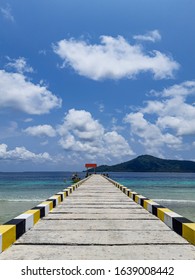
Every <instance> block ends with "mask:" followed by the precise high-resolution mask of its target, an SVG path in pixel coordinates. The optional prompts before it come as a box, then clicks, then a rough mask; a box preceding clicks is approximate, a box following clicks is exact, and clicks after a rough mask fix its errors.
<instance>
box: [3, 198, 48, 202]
mask: <svg viewBox="0 0 195 280" xmlns="http://www.w3.org/2000/svg"><path fill="white" fill-rule="evenodd" d="M43 200H44V198H43V199H41V200H40V198H39V199H36V198H33V199H26V198H24V199H23V198H18V199H12V198H9V199H6V198H4V199H0V201H2V202H36V201H38V202H39V201H43Z"/></svg>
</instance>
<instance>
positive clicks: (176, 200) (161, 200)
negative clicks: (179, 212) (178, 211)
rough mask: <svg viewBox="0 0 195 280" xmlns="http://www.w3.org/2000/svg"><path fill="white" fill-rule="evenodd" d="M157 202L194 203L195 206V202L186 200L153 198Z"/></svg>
mask: <svg viewBox="0 0 195 280" xmlns="http://www.w3.org/2000/svg"><path fill="white" fill-rule="evenodd" d="M153 200H155V201H157V202H173V203H174V202H175V203H192V204H195V200H185V199H165V198H162V199H160V198H157V199H156V198H153Z"/></svg>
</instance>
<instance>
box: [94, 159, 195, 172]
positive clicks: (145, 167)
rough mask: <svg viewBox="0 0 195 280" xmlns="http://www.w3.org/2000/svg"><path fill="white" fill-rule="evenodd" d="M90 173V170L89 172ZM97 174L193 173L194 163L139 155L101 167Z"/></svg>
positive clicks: (97, 169) (194, 169) (98, 168)
mask: <svg viewBox="0 0 195 280" xmlns="http://www.w3.org/2000/svg"><path fill="white" fill-rule="evenodd" d="M89 171H90V170H89ZM96 171H97V172H184V173H185V172H195V162H193V161H188V160H168V159H161V158H157V157H153V156H150V155H141V156H138V157H137V158H135V159H132V160H129V161H126V162H123V163H120V164H116V165H111V166H109V165H101V166H98V167H97V168H96Z"/></svg>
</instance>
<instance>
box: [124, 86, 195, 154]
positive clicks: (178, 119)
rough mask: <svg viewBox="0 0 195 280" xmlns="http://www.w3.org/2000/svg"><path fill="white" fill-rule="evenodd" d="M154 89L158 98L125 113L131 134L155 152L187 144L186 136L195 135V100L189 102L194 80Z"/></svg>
mask: <svg viewBox="0 0 195 280" xmlns="http://www.w3.org/2000/svg"><path fill="white" fill-rule="evenodd" d="M153 93H155V97H156V98H157V100H149V101H147V102H146V103H145V104H146V105H145V106H144V107H142V108H139V109H138V111H137V112H135V113H130V114H128V115H126V117H125V119H124V121H125V122H126V123H129V124H130V129H131V134H133V135H136V136H137V137H138V139H139V142H140V143H141V144H142V145H143V146H144V147H145V150H146V151H147V152H149V151H152V152H153V154H156V155H160V154H161V152H162V148H163V147H168V148H171V149H177V150H178V149H181V148H184V145H185V148H186V147H187V144H184V143H186V142H185V140H186V138H184V137H187V136H190V137H192V136H195V122H194V120H195V104H194V103H193V102H192V101H191V102H190V100H192V97H193V96H194V95H195V82H194V81H186V82H183V83H181V84H175V85H173V86H171V87H168V88H165V89H164V90H163V91H162V92H154V91H153ZM188 141H189V140H188ZM189 142H190V141H189ZM192 143H193V142H192ZM161 155H162V154H161Z"/></svg>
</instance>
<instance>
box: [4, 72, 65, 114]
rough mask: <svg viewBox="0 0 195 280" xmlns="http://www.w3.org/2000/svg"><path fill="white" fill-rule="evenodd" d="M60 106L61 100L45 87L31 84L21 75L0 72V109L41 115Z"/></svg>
mask: <svg viewBox="0 0 195 280" xmlns="http://www.w3.org/2000/svg"><path fill="white" fill-rule="evenodd" d="M60 106H61V99H60V98H58V97H57V96H55V95H54V94H52V92H50V91H49V90H48V89H47V88H46V87H45V86H43V85H40V84H33V83H32V82H31V81H29V80H28V79H27V78H26V77H25V76H24V75H23V74H21V73H9V72H6V71H5V70H0V107H1V108H14V109H17V110H21V111H23V112H25V113H28V114H34V115H41V114H45V113H49V111H50V110H51V109H53V108H59V107H60Z"/></svg>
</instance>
